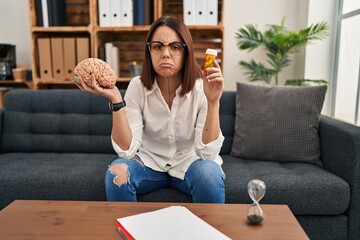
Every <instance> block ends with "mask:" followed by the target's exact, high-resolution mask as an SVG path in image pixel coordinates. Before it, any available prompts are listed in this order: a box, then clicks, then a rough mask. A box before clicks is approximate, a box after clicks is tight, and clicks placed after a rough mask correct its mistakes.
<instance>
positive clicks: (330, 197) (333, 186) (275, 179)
mask: <svg viewBox="0 0 360 240" xmlns="http://www.w3.org/2000/svg"><path fill="white" fill-rule="evenodd" d="M222 158H223V160H224V164H223V169H224V172H225V174H226V178H225V191H226V202H228V203H251V202H252V201H251V199H250V197H249V195H248V193H247V184H248V182H249V181H251V180H252V179H260V180H262V181H264V182H265V185H266V193H265V196H264V198H263V199H262V200H261V201H260V204H261V203H263V204H265V203H267V204H287V205H288V206H289V207H290V209H291V210H292V212H293V213H294V214H295V215H333V214H334V215H336V214H341V213H344V212H345V211H346V210H347V209H348V207H349V204H350V186H349V185H348V183H347V182H346V181H345V180H343V179H342V178H340V177H338V176H336V175H334V174H332V173H330V172H328V171H326V170H324V169H323V168H321V167H319V166H316V165H314V164H307V163H292V162H289V163H280V162H275V161H262V160H256V159H242V158H238V157H233V156H231V155H222ZM265 214H266V213H265Z"/></svg>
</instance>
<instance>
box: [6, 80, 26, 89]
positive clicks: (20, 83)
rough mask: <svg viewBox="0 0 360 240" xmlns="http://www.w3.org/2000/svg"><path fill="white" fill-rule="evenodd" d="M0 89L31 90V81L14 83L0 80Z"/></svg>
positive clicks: (13, 81)
mask: <svg viewBox="0 0 360 240" xmlns="http://www.w3.org/2000/svg"><path fill="white" fill-rule="evenodd" d="M1 87H26V88H30V89H31V88H33V82H32V81H15V80H0V88H1Z"/></svg>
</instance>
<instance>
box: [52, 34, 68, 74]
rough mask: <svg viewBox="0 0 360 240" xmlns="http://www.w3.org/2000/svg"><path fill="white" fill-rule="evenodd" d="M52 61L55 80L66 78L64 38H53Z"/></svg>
mask: <svg viewBox="0 0 360 240" xmlns="http://www.w3.org/2000/svg"><path fill="white" fill-rule="evenodd" d="M50 41H51V60H52V71H53V77H54V78H64V77H65V75H64V46H63V39H62V38H51V40H50Z"/></svg>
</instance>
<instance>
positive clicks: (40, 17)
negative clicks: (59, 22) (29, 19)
mask: <svg viewBox="0 0 360 240" xmlns="http://www.w3.org/2000/svg"><path fill="white" fill-rule="evenodd" d="M35 8H36V26H39V27H41V26H44V21H43V13H42V5H41V0H36V2H35Z"/></svg>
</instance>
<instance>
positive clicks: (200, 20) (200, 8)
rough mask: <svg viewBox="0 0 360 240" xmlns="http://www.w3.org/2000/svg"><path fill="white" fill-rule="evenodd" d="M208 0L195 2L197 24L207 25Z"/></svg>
mask: <svg viewBox="0 0 360 240" xmlns="http://www.w3.org/2000/svg"><path fill="white" fill-rule="evenodd" d="M206 1H207V0H196V1H194V2H195V24H196V25H206Z"/></svg>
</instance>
